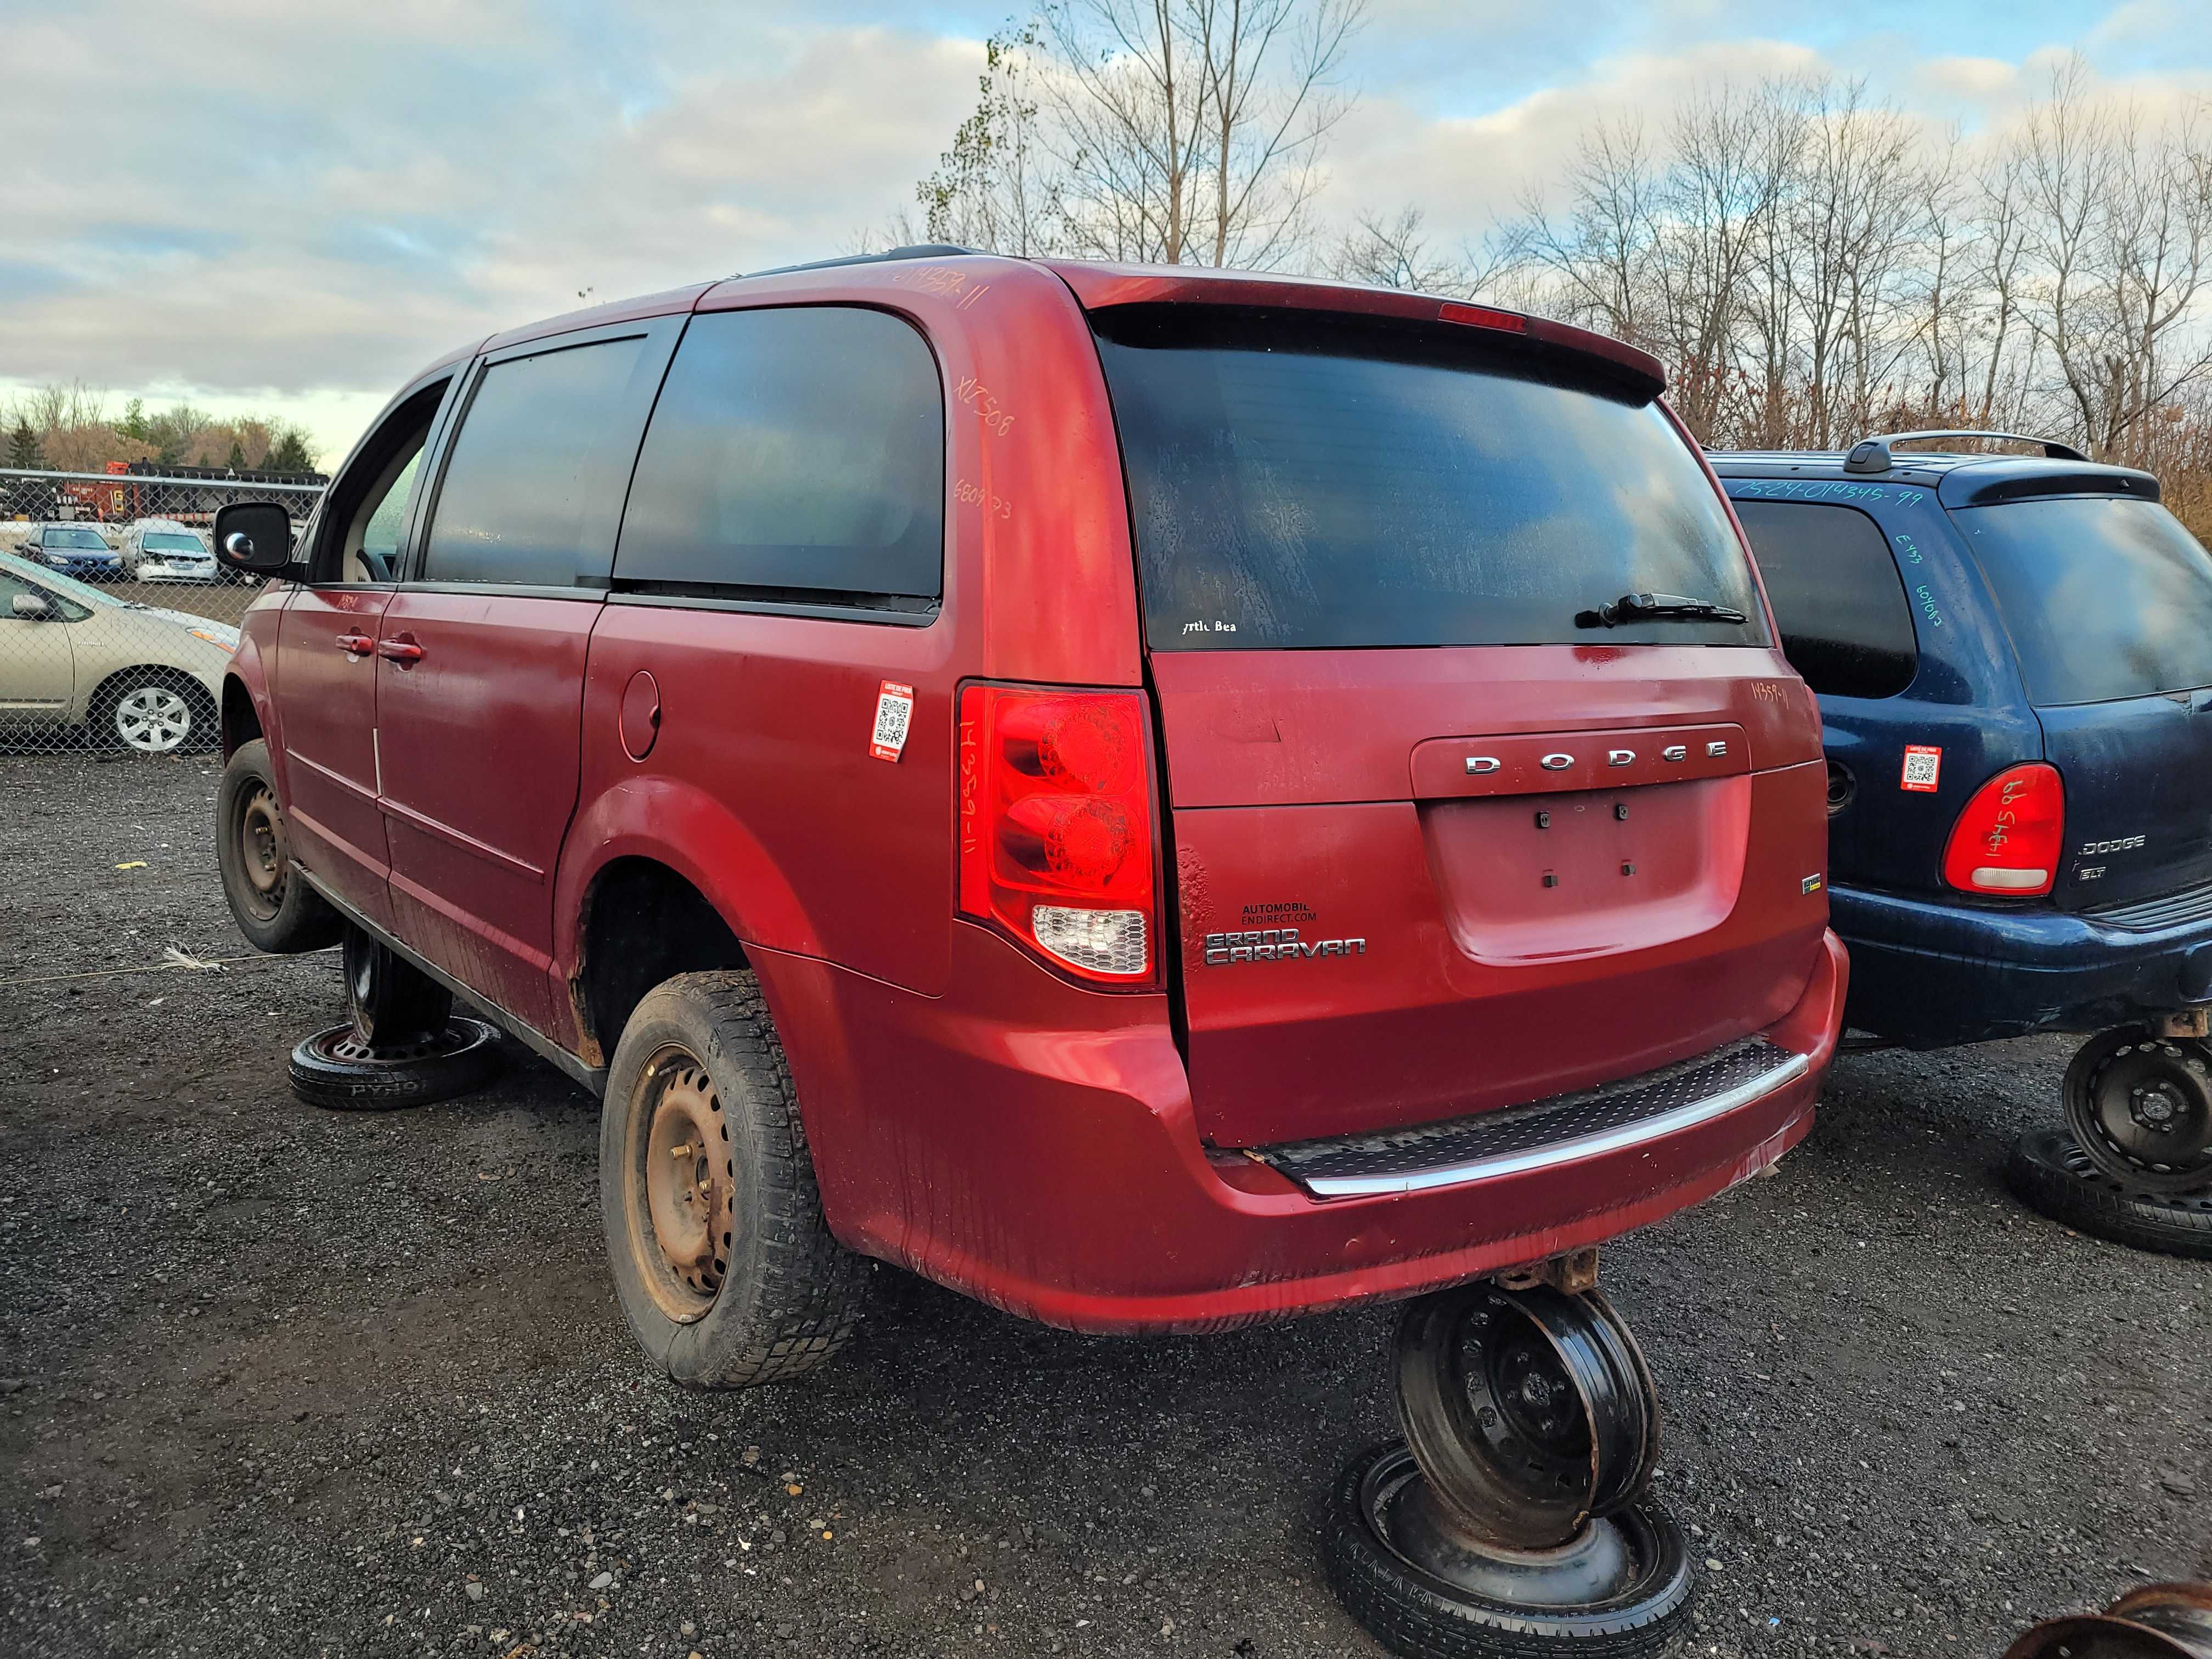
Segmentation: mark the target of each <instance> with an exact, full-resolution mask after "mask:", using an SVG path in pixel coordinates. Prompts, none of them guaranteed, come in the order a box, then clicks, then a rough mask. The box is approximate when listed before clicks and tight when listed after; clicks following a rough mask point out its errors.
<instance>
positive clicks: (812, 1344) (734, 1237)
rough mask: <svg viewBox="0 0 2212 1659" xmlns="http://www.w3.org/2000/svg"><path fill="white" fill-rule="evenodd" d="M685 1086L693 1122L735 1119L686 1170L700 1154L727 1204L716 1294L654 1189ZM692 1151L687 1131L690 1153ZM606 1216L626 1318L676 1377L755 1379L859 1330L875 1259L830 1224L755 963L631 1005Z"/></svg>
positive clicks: (713, 1384) (683, 1164)
mask: <svg viewBox="0 0 2212 1659" xmlns="http://www.w3.org/2000/svg"><path fill="white" fill-rule="evenodd" d="M679 1088H681V1089H682V1090H683V1091H684V1095H685V1097H686V1098H687V1099H688V1100H689V1101H690V1102H691V1103H694V1104H695V1106H696V1110H697V1113H698V1116H697V1117H696V1119H693V1120H687V1121H702V1122H711V1123H713V1124H714V1125H716V1126H718V1129H719V1133H718V1135H717V1136H716V1137H715V1138H714V1139H713V1141H712V1143H711V1146H704V1147H702V1148H701V1149H700V1150H701V1151H702V1152H705V1153H706V1154H707V1156H705V1157H703V1158H697V1159H686V1158H684V1157H683V1156H682V1153H679V1158H678V1167H679V1168H687V1167H689V1166H690V1164H693V1163H696V1167H697V1169H698V1171H699V1172H700V1176H701V1177H702V1182H703V1190H704V1191H708V1192H711V1193H712V1194H714V1198H715V1200H716V1202H717V1205H718V1206H719V1207H718V1208H717V1209H715V1210H714V1211H712V1212H704V1213H708V1215H709V1218H708V1220H707V1221H706V1223H705V1224H704V1225H705V1227H706V1229H707V1230H708V1231H705V1232H704V1233H703V1234H702V1237H707V1238H708V1240H709V1244H708V1249H709V1252H710V1254H712V1255H714V1260H713V1261H712V1262H711V1264H707V1263H704V1262H702V1263H701V1264H700V1266H701V1267H702V1272H705V1271H707V1270H708V1267H709V1266H710V1267H711V1287H710V1288H708V1289H702V1286H701V1285H700V1284H699V1283H697V1282H696V1281H690V1282H687V1281H686V1280H685V1279H684V1277H683V1275H682V1274H681V1273H680V1272H679V1271H678V1269H677V1268H676V1267H672V1266H671V1261H670V1260H669V1255H668V1250H667V1249H666V1248H665V1247H664V1244H663V1243H662V1242H661V1234H660V1231H659V1227H660V1224H659V1221H658V1219H657V1218H656V1216H655V1213H654V1211H653V1203H654V1196H653V1191H652V1190H651V1188H649V1186H648V1181H649V1179H650V1178H649V1176H648V1173H647V1170H648V1164H649V1162H650V1163H652V1164H656V1165H657V1164H659V1159H658V1158H653V1159H650V1160H649V1159H648V1157H647V1154H648V1153H650V1152H655V1151H656V1150H658V1151H659V1152H669V1151H671V1150H672V1149H670V1148H666V1147H658V1146H657V1143H656V1141H655V1138H654V1137H655V1135H656V1133H658V1126H659V1124H660V1123H661V1122H662V1121H663V1118H664V1115H665V1110H666V1102H667V1100H668V1099H669V1098H670V1097H673V1096H674V1095H675V1094H676V1093H677V1092H678V1089H679ZM691 1150H692V1142H691V1138H690V1136H688V1135H687V1136H686V1139H685V1141H684V1146H683V1149H682V1152H684V1153H688V1152H690V1151H691ZM682 1179H684V1177H681V1176H679V1177H678V1180H679V1181H680V1180H682ZM681 1196H682V1194H678V1197H681ZM663 1200H664V1201H665V1202H669V1203H671V1204H672V1203H674V1202H675V1200H673V1199H669V1198H668V1197H667V1195H666V1194H665V1191H664V1194H663ZM702 1212H703V1211H702ZM599 1215H600V1219H601V1222H602V1223H603V1225H605V1230H606V1237H607V1254H608V1257H609V1260H610V1263H611V1267H612V1269H613V1273H614V1280H615V1291H616V1296H617V1300H619V1301H620V1303H621V1304H622V1310H623V1318H624V1319H626V1320H627V1321H628V1322H629V1328H630V1330H631V1332H632V1333H633V1334H635V1336H636V1338H637V1340H638V1341H639V1342H640V1343H641V1345H642V1346H644V1348H645V1350H646V1352H647V1353H648V1354H650V1355H651V1356H652V1358H653V1363H654V1364H656V1365H658V1366H659V1368H660V1369H661V1370H664V1371H665V1372H666V1373H667V1375H668V1376H669V1378H670V1380H671V1381H673V1382H676V1383H683V1384H684V1385H685V1386H687V1387H690V1388H697V1389H743V1388H750V1387H751V1386H752V1385H754V1384H755V1383H774V1382H778V1381H781V1379H783V1378H786V1377H792V1376H799V1375H801V1374H802V1373H804V1372H806V1371H809V1370H813V1369H814V1367H816V1366H817V1365H819V1364H821V1363H822V1362H823V1361H824V1360H826V1359H828V1358H830V1357H831V1356H832V1355H833V1354H835V1353H836V1352H837V1351H838V1349H840V1348H842V1346H844V1345H845V1342H846V1340H847V1339H848V1337H849V1336H850V1335H851V1334H852V1329H853V1324H854V1321H855V1320H856V1319H857V1318H858V1317H859V1316H860V1304H861V1300H862V1297H863V1295H864V1293H865V1291H866V1282H867V1271H868V1264H867V1263H866V1261H864V1260H862V1259H861V1258H860V1257H859V1256H856V1255H852V1254H851V1253H849V1252H848V1251H847V1250H846V1249H844V1248H843V1247H842V1245H840V1244H839V1243H837V1242H836V1240H835V1239H834V1238H832V1237H830V1235H829V1225H828V1224H827V1223H826V1222H825V1221H824V1220H823V1216H822V1198H821V1193H820V1190H819V1189H818V1188H817V1186H816V1183H815V1176H814V1160H813V1158H812V1155H811V1153H810V1152H808V1150H807V1145H806V1132H805V1126H804V1124H803V1122H802V1121H801V1120H800V1116H799V1102H798V1097H797V1096H796V1095H795V1093H794V1092H793V1088H792V1083H791V1073H790V1070H789V1068H788V1067H787V1066H786V1065H785V1063H784V1055H783V1047H782V1045H781V1043H780V1042H778V1041H777V1040H776V1036H775V1027H774V1025H773V1024H772V1023H771V1022H770V1020H769V1012H768V1007H767V1005H766V1004H765V1002H763V1000H762V997H761V994H760V987H759V984H758V982H757V981H756V980H755V978H754V977H753V975H751V974H750V972H747V971H743V970H730V971H720V972H714V973H702V974H682V975H678V976H677V977H676V978H674V979H671V980H667V981H664V982H663V983H661V984H660V985H659V986H657V987H655V988H654V989H653V990H652V991H650V992H648V993H647V994H646V996H645V998H644V1000H641V1002H640V1003H639V1004H638V1006H637V1007H636V1009H635V1012H632V1013H631V1015H630V1017H629V1024H626V1025H625V1026H624V1027H623V1033H622V1039H621V1041H620V1042H618V1043H617V1045H616V1048H615V1057H614V1064H613V1066H611V1068H610V1070H609V1073H608V1078H607V1091H606V1098H605V1104H604V1106H603V1107H602V1109H601V1113H600V1118H599ZM672 1231H673V1229H672V1228H671V1232H672ZM717 1233H719V1236H720V1249H719V1250H715V1249H714V1246H713V1240H714V1236H715V1234H717Z"/></svg>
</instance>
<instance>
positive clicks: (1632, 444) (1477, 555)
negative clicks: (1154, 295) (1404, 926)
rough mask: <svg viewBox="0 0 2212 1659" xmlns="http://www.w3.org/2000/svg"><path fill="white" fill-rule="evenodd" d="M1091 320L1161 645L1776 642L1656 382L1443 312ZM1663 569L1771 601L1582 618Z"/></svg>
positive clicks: (1734, 595)
mask: <svg viewBox="0 0 2212 1659" xmlns="http://www.w3.org/2000/svg"><path fill="white" fill-rule="evenodd" d="M1194 312H1199V313H1205V314H1203V315H1193V314H1192V313H1194ZM1093 320H1094V323H1095V324H1096V325H1097V328H1098V330H1099V331H1100V335H1101V338H1100V342H1099V351H1100V356H1101V358H1102V360H1103V362H1104V365H1105V369H1106V380H1107V383H1108V386H1109V388H1110V389H1111V391H1112V393H1113V398H1114V412H1115V421H1116V422H1117V424H1118V425H1119V427H1120V429H1121V445H1122V451H1123V454H1124V456H1125V458H1126V459H1127V466H1128V474H1129V497H1130V504H1131V507H1132V509H1133V513H1134V520H1135V521H1134V529H1135V532H1136V539H1137V552H1138V562H1139V568H1140V571H1141V574H1142V577H1143V589H1144V602H1145V611H1146V638H1147V639H1148V640H1149V641H1151V643H1152V647H1153V648H1154V649H1155V650H1230V651H1235V650H1245V651H1250V650H1269V649H1284V648H1316V647H1363V646H1427V645H1549V644H1577V643H1582V644H1587V643H1592V642H1595V641H1599V640H1602V641H1604V642H1605V643H1606V644H1607V645H1620V644H1632V643H1637V642H1639V641H1641V642H1659V641H1664V642H1666V643H1668V644H1692V645H1764V644H1765V643H1766V642H1767V637H1766V629H1765V618H1764V616H1763V614H1762V612H1761V611H1760V608H1759V595H1758V592H1757V590H1756V588H1755V587H1754V586H1753V579H1752V574H1751V570H1750V566H1749V561H1748V560H1747V557H1746V556H1745V554H1744V551H1743V548H1742V544H1741V542H1740V541H1739V540H1738V538H1737V537H1736V534H1735V530H1734V528H1733V526H1730V524H1729V520H1728V515H1727V513H1726V511H1725V509H1724V508H1723V506H1722V504H1721V501H1720V497H1719V495H1718V493H1717V491H1716V490H1715V489H1713V487H1712V485H1711V483H1710V482H1709V481H1708V480H1707V479H1706V477H1705V474H1704V472H1703V471H1702V470H1701V469H1700V468H1699V465H1698V463H1697V460H1696V458H1695V457H1694V455H1693V454H1692V452H1691V450H1690V447H1689V446H1688V445H1687V444H1686V442H1685V441H1683V439H1682V438H1681V436H1680V435H1679V434H1678V433H1677V432H1676V431H1675V429H1674V426H1673V425H1672V423H1671V422H1669V421H1668V418H1667V416H1666V415H1665V414H1664V412H1663V411H1662V410H1660V408H1659V407H1658V406H1657V404H1635V403H1631V402H1627V401H1625V400H1623V399H1621V398H1617V397H1613V396H1611V395H1608V394H1607V393H1605V392H1601V391H1599V390H1595V389H1593V388H1589V387H1585V386H1581V385H1577V384H1573V383H1570V382H1569V381H1567V380H1564V379H1554V378H1551V377H1550V375H1549V373H1548V372H1544V373H1539V372H1538V371H1536V370H1535V369H1534V368H1517V367H1516V368H1504V367H1501V366H1500V365H1499V364H1498V362H1497V361H1496V358H1495V355H1494V352H1493V351H1492V350H1491V349H1489V348H1488V347H1487V345H1486V343H1484V342H1480V341H1475V340H1471V339H1470V340H1462V339H1460V338H1457V337H1446V336H1445V335H1444V334H1443V333H1442V332H1440V331H1437V330H1435V329H1423V330H1420V331H1412V330H1407V329H1406V328H1404V327H1402V326H1399V327H1390V326H1384V325H1365V324H1361V323H1358V322H1357V321H1354V320H1352V319H1317V318H1316V316H1315V315H1314V314H1313V313H1241V312H1237V311H1231V310H1228V309H1226V308H1223V307H1125V308H1117V309H1115V310H1113V311H1109V312H1106V313H1102V314H1101V315H1100V316H1099V317H1097V318H1096V319H1093ZM1453 332H1454V335H1456V334H1457V333H1458V332H1459V331H1453ZM1477 352H1480V353H1481V355H1480V356H1476V355H1475V354H1476V353H1477ZM1647 592H1648V593H1660V594H1674V595H1680V596H1681V597H1683V598H1686V599H1702V600H1710V601H1712V602H1715V603H1717V604H1718V605H1726V606H1731V607H1733V608H1735V609H1736V610H1738V611H1741V612H1743V613H1744V616H1745V617H1746V618H1747V620H1742V621H1726V620H1717V619H1714V618H1711V617H1685V616H1676V617H1665V618H1663V619H1662V618H1660V617H1640V618H1636V619H1633V620H1630V621H1626V622H1623V623H1621V624H1620V626H1617V627H1613V628H1609V629H1597V630H1595V631H1593V630H1592V629H1589V628H1588V627H1581V628H1578V627H1577V621H1576V619H1577V616H1578V615H1579V614H1581V613H1583V612H1585V611H1595V610H1596V609H1598V608H1599V607H1601V606H1605V605H1610V604H1612V603H1613V601H1616V600H1618V599H1620V598H1621V597H1622V596H1623V595H1625V594H1629V593H1647Z"/></svg>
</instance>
